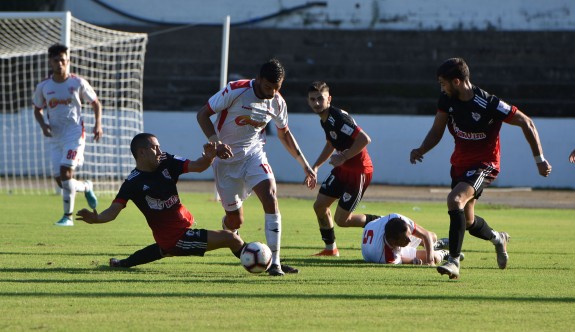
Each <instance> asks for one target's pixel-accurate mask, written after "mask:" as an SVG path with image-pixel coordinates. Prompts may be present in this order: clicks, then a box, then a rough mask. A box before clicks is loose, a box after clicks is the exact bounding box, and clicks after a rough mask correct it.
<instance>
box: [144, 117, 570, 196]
mask: <svg viewBox="0 0 575 332" xmlns="http://www.w3.org/2000/svg"><path fill="white" fill-rule="evenodd" d="M354 118H355V120H356V121H357V123H358V124H359V125H360V126H361V127H362V128H363V129H364V130H365V131H366V132H367V133H368V134H369V135H370V136H371V139H372V143H371V144H370V145H369V146H368V150H369V152H370V154H371V157H372V158H373V163H374V166H375V172H374V176H373V183H377V184H390V185H429V186H448V185H449V183H450V177H449V167H450V165H449V157H450V155H451V152H452V149H453V143H452V142H453V140H452V137H451V135H450V134H449V133H448V132H447V130H446V132H445V134H444V137H443V140H442V141H441V142H440V144H438V145H437V146H436V147H435V149H433V150H432V151H430V152H429V153H428V154H427V155H425V160H424V162H423V163H421V164H417V165H412V164H411V163H410V162H409V152H410V151H411V149H412V148H415V147H418V146H419V144H420V143H421V141H422V140H423V138H424V137H425V135H426V134H427V131H428V130H429V128H430V127H431V124H432V122H433V117H431V116H376V115H354ZM533 120H534V121H535V124H536V126H537V129H538V131H539V135H540V137H541V141H542V145H543V149H544V151H545V157H546V158H547V159H548V160H549V161H550V162H551V164H552V166H553V171H552V173H551V176H550V177H549V178H543V177H541V176H539V174H538V173H537V167H536V165H535V162H534V161H533V157H532V155H531V150H530V149H529V145H528V144H527V142H526V141H525V138H524V136H523V133H522V131H521V129H520V128H519V127H514V126H510V125H507V124H504V125H503V129H502V131H501V151H502V160H501V164H502V169H501V174H500V175H499V177H498V178H497V180H496V181H495V183H494V184H493V186H497V187H532V188H570V189H575V165H574V164H571V163H569V161H568V156H569V153H570V152H571V151H573V149H575V134H574V133H573V128H575V119H573V118H569V119H565V118H563V119H547V118H534V119H533ZM144 128H145V131H146V132H150V133H153V134H155V135H156V136H158V138H159V140H160V144H161V145H162V150H164V151H167V152H170V153H174V154H179V155H182V156H185V157H188V158H192V159H195V158H198V157H199V156H200V155H201V151H202V144H203V143H204V142H205V141H206V138H205V137H204V135H203V133H202V132H201V130H200V128H199V126H198V124H197V121H196V113H195V112H154V111H145V112H144ZM289 128H290V130H291V131H292V132H293V133H294V136H295V137H296V139H297V141H298V142H299V144H300V147H301V149H302V150H303V152H304V154H305V156H306V158H307V159H308V161H309V162H310V164H311V163H313V162H314V161H315V160H316V158H317V156H318V155H319V153H320V152H321V149H322V148H323V145H324V143H325V137H324V136H323V131H322V129H321V128H320V126H319V118H318V117H317V116H316V115H314V114H297V113H296V114H290V116H289ZM274 129H275V128H274ZM265 149H266V151H267V154H268V159H269V161H270V163H271V165H272V167H273V170H274V173H275V175H276V178H277V180H278V181H279V182H293V183H297V182H302V181H303V178H304V176H303V171H302V170H301V167H300V166H299V164H298V163H297V162H296V161H295V160H294V159H293V158H292V157H291V156H290V155H289V153H288V152H287V151H286V150H285V149H284V147H283V146H282V144H281V142H279V140H278V139H277V137H276V136H275V135H268V138H267V144H266V147H265ZM329 170H330V165H328V164H324V165H323V166H322V167H321V168H320V170H319V179H320V180H323V179H324V178H325V177H326V176H327V174H328V171H329ZM182 179H190V180H211V179H213V173H212V171H211V170H208V171H206V172H204V173H201V174H197V173H193V174H186V175H184V176H183V177H182Z"/></svg>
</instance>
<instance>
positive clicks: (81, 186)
mask: <svg viewBox="0 0 575 332" xmlns="http://www.w3.org/2000/svg"><path fill="white" fill-rule="evenodd" d="M70 181H73V182H72V183H73V184H74V188H75V189H76V192H81V193H83V192H84V191H86V189H87V187H88V186H87V185H86V182H84V181H78V180H76V179H70Z"/></svg>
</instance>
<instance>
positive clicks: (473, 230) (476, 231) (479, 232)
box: [467, 216, 494, 240]
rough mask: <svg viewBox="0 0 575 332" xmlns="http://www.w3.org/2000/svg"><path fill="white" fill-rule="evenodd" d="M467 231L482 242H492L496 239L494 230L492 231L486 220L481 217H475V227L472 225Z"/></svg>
mask: <svg viewBox="0 0 575 332" xmlns="http://www.w3.org/2000/svg"><path fill="white" fill-rule="evenodd" d="M467 230H468V231H469V234H471V235H473V236H475V237H478V238H480V239H482V240H491V239H493V237H494V234H493V229H491V227H489V225H488V224H487V222H486V221H485V219H483V218H481V217H480V216H475V219H474V221H473V225H471V227H469V228H468V229H467Z"/></svg>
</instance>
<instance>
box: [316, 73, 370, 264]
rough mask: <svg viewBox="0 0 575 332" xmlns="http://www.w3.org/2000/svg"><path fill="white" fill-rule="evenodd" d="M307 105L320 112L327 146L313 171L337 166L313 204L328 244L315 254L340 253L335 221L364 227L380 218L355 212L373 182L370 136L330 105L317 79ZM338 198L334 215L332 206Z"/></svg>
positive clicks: (322, 84)
mask: <svg viewBox="0 0 575 332" xmlns="http://www.w3.org/2000/svg"><path fill="white" fill-rule="evenodd" d="M308 105H309V106H310V108H311V109H312V111H313V112H314V113H315V114H317V115H319V117H320V124H321V126H322V128H323V130H324V131H325V138H326V141H325V146H324V148H323V150H322V152H321V153H320V155H319V157H318V158H317V161H316V162H315V164H313V166H312V168H313V171H314V173H316V174H317V170H318V168H319V167H320V166H321V165H322V164H323V163H324V162H326V161H327V160H328V159H330V162H329V163H330V164H331V165H332V166H333V167H334V168H333V169H332V170H331V173H330V174H329V176H328V177H327V178H326V179H325V180H324V181H323V183H322V185H321V188H320V190H319V193H318V194H317V198H316V200H315V203H314V204H313V208H314V211H315V214H316V217H317V221H318V223H319V231H320V233H321V237H322V240H323V241H324V243H325V248H324V250H322V251H320V252H319V253H317V254H316V256H339V249H338V248H337V245H336V243H335V232H334V225H333V224H334V220H335V223H336V224H337V225H338V226H340V227H364V226H365V224H366V223H368V222H370V221H372V220H375V219H377V218H379V216H376V215H371V214H352V212H353V211H354V210H355V208H356V207H357V205H358V204H359V202H360V201H361V198H362V197H363V194H364V193H365V190H366V189H367V187H368V186H369V183H370V182H371V178H372V174H373V165H372V163H371V158H370V157H369V154H368V153H367V148H366V147H367V145H368V144H369V143H370V142H371V139H370V138H369V136H368V135H367V133H366V132H365V131H363V130H362V129H361V128H360V127H359V126H358V125H357V124H356V123H355V121H354V120H353V118H352V117H351V116H350V115H349V114H348V113H347V112H346V111H344V110H341V109H339V108H336V107H333V106H331V95H330V93H329V86H328V85H327V83H325V82H319V81H318V82H313V83H312V84H311V85H310V87H309V88H308ZM334 151H335V152H336V153H334ZM306 184H307V186H308V187H309V188H310V189H313V188H315V186H316V184H317V181H316V180H315V179H312V178H311V177H307V178H306ZM338 199H339V203H338V206H337V209H336V211H335V216H334V218H332V216H331V209H330V207H331V205H332V204H333V202H335V201H336V200H338Z"/></svg>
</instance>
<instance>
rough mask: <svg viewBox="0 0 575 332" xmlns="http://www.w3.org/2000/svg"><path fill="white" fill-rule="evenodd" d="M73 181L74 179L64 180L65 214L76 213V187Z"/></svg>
mask: <svg viewBox="0 0 575 332" xmlns="http://www.w3.org/2000/svg"><path fill="white" fill-rule="evenodd" d="M72 181H75V180H74V179H70V180H66V181H62V200H63V201H64V214H67V215H72V214H73V213H74V200H75V199H76V188H74V184H73V183H72Z"/></svg>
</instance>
